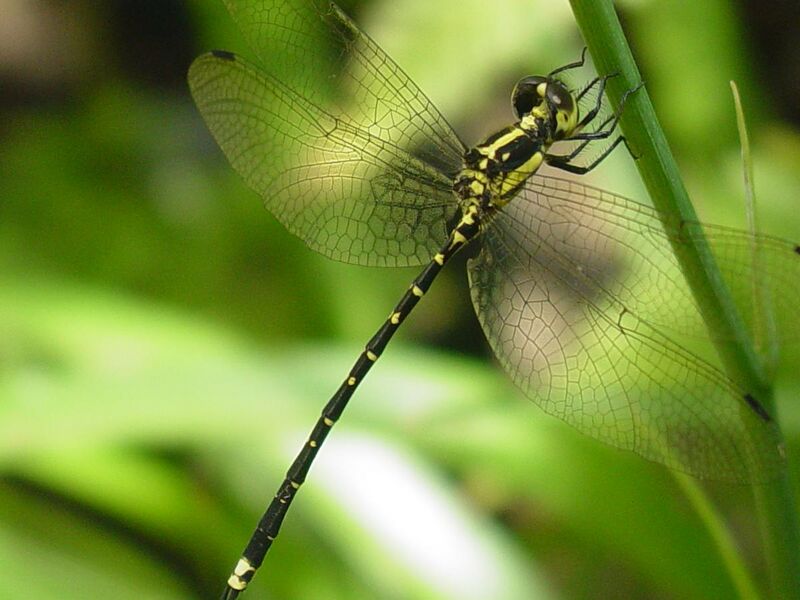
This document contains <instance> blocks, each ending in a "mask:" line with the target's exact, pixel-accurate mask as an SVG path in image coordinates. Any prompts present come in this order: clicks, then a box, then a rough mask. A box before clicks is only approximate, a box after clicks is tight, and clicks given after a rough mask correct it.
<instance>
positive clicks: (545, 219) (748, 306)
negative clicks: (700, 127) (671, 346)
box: [512, 176, 800, 342]
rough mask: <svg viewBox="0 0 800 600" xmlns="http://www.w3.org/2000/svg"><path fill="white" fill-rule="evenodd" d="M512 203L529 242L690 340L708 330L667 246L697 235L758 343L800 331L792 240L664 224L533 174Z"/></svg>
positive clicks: (632, 205)
mask: <svg viewBox="0 0 800 600" xmlns="http://www.w3.org/2000/svg"><path fill="white" fill-rule="evenodd" d="M512 204H515V207H516V209H517V210H516V211H515V212H514V218H516V219H519V221H520V223H519V226H520V227H529V228H530V232H531V233H530V236H529V238H530V240H531V242H530V243H531V246H532V247H533V248H537V249H540V251H541V252H543V253H545V254H547V256H548V260H554V257H556V256H558V257H560V258H559V259H558V260H561V261H564V262H565V264H564V270H565V272H575V273H579V274H581V275H582V276H583V277H585V278H587V279H589V280H591V281H593V282H594V284H595V285H596V286H598V287H602V288H603V290H604V291H605V293H607V294H612V295H614V296H616V297H617V298H619V299H620V301H621V302H623V303H624V305H625V306H626V307H627V308H628V309H629V310H630V311H631V312H633V313H635V314H636V316H637V318H639V319H640V320H642V321H644V322H647V323H649V324H651V325H653V326H658V327H659V328H663V329H668V330H670V331H675V332H679V333H682V334H687V335H691V336H697V335H701V336H702V335H704V333H705V332H706V331H707V328H706V326H705V324H704V321H703V319H702V317H701V315H700V312H699V310H698V309H697V306H696V303H695V300H694V297H693V295H692V293H691V290H690V289H689V286H688V284H687V283H686V278H685V276H684V274H683V272H682V270H681V267H680V265H679V264H678V260H677V257H676V256H675V253H674V251H673V248H672V245H671V244H672V242H675V241H677V242H678V243H679V244H687V243H689V242H690V241H693V238H694V237H695V236H698V235H701V234H703V235H704V237H705V239H706V240H707V241H708V243H709V245H710V246H711V249H712V251H713V254H714V256H715V259H716V262H717V266H718V267H719V270H720V272H721V273H722V276H723V279H724V281H725V283H726V284H727V286H728V289H729V291H730V293H731V296H732V297H733V300H734V302H735V304H736V306H737V308H738V310H739V313H740V316H741V317H742V320H743V321H744V324H745V326H746V328H747V329H748V330H749V332H750V335H751V336H752V337H753V338H754V339H755V340H756V341H757V342H758V341H759V340H763V339H764V338H765V337H766V335H767V332H768V331H773V332H775V333H776V334H777V335H778V336H780V338H779V340H778V341H784V342H786V341H792V340H793V339H795V338H796V337H797V335H798V333H799V332H800V314H799V313H798V311H797V310H796V307H795V306H794V304H795V301H794V299H795V298H798V297H800V254H798V252H797V246H796V245H795V244H792V243H790V242H787V241H785V240H781V239H778V238H774V237H769V236H764V235H758V234H756V235H751V234H749V233H747V232H745V231H739V230H736V229H729V228H725V227H719V226H714V225H705V224H700V223H680V222H677V221H676V222H671V223H667V224H666V225H664V224H663V223H662V221H661V220H660V218H659V215H658V213H657V212H656V211H655V209H653V208H651V207H648V206H646V205H643V204H640V203H638V202H635V201H633V200H630V199H628V198H624V197H622V196H618V195H616V194H613V193H611V192H607V191H605V190H600V189H597V188H594V187H591V186H586V185H583V184H580V183H577V182H574V181H569V180H565V179H558V178H552V177H544V176H536V177H533V178H531V179H530V180H529V182H528V184H527V187H526V189H525V190H524V191H523V193H522V194H521V195H520V196H519V197H518V198H517V199H515V200H514V201H513V202H512ZM712 318H713V316H712ZM773 320H774V321H773Z"/></svg>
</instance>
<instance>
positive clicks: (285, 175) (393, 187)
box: [189, 53, 457, 266]
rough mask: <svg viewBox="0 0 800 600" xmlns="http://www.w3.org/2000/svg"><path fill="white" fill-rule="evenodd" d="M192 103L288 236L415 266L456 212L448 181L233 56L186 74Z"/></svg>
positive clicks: (336, 254)
mask: <svg viewBox="0 0 800 600" xmlns="http://www.w3.org/2000/svg"><path fill="white" fill-rule="evenodd" d="M189 84H190V87H191V90H192V95H193V96H194V99H195V102H196V103H197V105H198V108H199V109H200V112H201V114H202V115H203V117H204V119H205V120H206V122H207V124H208V126H209V129H210V130H211V132H212V133H213V135H214V137H215V138H216V140H217V142H218V143H219V145H220V147H221V148H222V149H223V151H224V153H225V155H226V156H227V157H228V159H229V160H230V162H231V164H232V165H233V166H234V168H235V169H236V170H237V171H238V172H239V173H240V174H241V175H242V176H243V177H244V179H245V181H246V182H247V183H248V185H249V186H250V187H252V188H253V189H254V190H255V191H257V192H258V193H259V194H260V195H261V196H262V198H263V199H264V203H265V204H266V206H267V208H268V209H269V210H270V212H272V213H273V214H274V215H275V217H276V218H278V220H279V221H281V222H282V223H283V224H284V226H286V228H287V229H289V231H291V232H292V233H294V234H296V235H297V236H299V237H300V238H302V239H303V240H305V241H306V243H307V244H308V245H309V246H310V247H311V248H313V249H314V250H317V251H318V252H320V253H322V254H324V255H326V256H329V257H331V258H334V259H336V260H341V261H344V262H350V263H357V264H362V265H379V266H406V265H418V264H422V263H424V262H426V261H427V260H429V259H430V257H431V255H432V254H433V253H434V252H435V251H436V250H437V249H438V248H439V246H440V245H441V244H442V243H443V242H444V240H445V238H446V236H447V231H446V223H447V221H448V219H450V218H452V216H453V214H454V213H455V211H456V210H457V206H456V204H455V199H454V197H453V194H452V192H451V191H450V190H451V182H450V179H449V178H448V177H446V176H445V175H443V174H442V173H441V172H440V171H439V170H437V169H436V168H434V167H432V166H430V165H429V164H426V163H425V162H424V161H423V160H421V159H420V158H418V157H415V156H413V155H412V154H411V153H409V152H408V151H406V150H405V149H403V148H401V147H398V146H397V145H396V144H394V143H392V142H387V141H386V140H384V139H381V138H378V137H376V136H375V135H374V134H373V133H370V131H368V130H365V129H364V128H362V127H359V126H358V125H356V124H355V123H354V122H353V121H351V120H346V119H340V118H338V117H336V116H334V115H333V114H331V113H329V112H327V111H325V110H323V109H321V108H320V107H319V106H317V105H316V104H314V103H313V102H311V101H310V100H308V99H306V98H304V97H303V96H301V95H299V94H298V93H297V92H295V91H294V90H292V89H291V88H289V87H287V86H286V85H284V84H283V83H282V82H280V81H279V80H277V79H275V78H274V77H273V76H271V75H270V74H269V73H266V72H264V71H262V70H260V69H258V68H256V67H255V66H253V65H252V64H250V63H248V62H246V61H244V60H243V59H241V58H240V57H238V56H234V55H232V54H229V53H211V54H206V55H204V56H201V57H200V58H198V59H197V60H196V61H195V62H194V63H193V64H192V67H191V69H190V71H189Z"/></svg>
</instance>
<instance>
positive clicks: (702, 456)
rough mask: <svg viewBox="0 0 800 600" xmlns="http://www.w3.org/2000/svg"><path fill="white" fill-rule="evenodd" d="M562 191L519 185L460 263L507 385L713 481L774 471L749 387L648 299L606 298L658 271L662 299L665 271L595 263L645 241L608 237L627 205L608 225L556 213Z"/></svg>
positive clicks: (758, 477) (596, 431) (767, 433)
mask: <svg viewBox="0 0 800 600" xmlns="http://www.w3.org/2000/svg"><path fill="white" fill-rule="evenodd" d="M536 184H538V185H539V186H545V187H548V188H552V187H553V186H565V185H567V183H566V182H561V181H560V180H552V179H546V178H537V182H536ZM570 185H572V184H570ZM579 187H580V188H581V189H583V186H579ZM562 189H563V188H562ZM567 189H569V190H570V191H569V194H571V195H573V196H574V195H576V194H577V191H576V189H577V188H567ZM548 193H549V194H550V193H551V190H548ZM567 195H568V194H567V192H566V191H562V192H561V193H560V194H558V193H556V194H552V195H548V196H547V199H545V198H544V196H536V194H535V193H533V192H532V191H528V192H527V193H525V194H523V195H522V196H521V197H518V198H516V199H514V200H513V201H512V202H510V203H509V204H508V205H507V206H506V207H505V209H504V211H503V212H502V213H500V214H498V215H497V216H496V217H495V218H494V219H493V221H492V222H491V223H490V224H488V226H487V227H486V229H485V232H484V235H483V238H482V242H483V244H482V247H481V251H480V254H479V255H478V256H477V257H476V258H474V259H472V260H470V262H469V266H468V269H469V276H470V283H471V293H472V301H473V304H474V306H475V310H476V313H477V315H478V318H479V320H480V322H481V325H482V327H483V330H484V332H485V333H486V336H487V338H488V340H489V343H490V345H491V346H492V348H493V350H494V352H495V354H496V355H497V357H498V359H499V360H500V362H501V364H502V365H503V367H504V368H505V369H506V370H507V371H508V373H509V374H510V375H511V377H512V379H513V381H514V382H515V383H516V384H517V385H518V386H519V387H520V388H521V389H522V390H523V391H524V392H525V394H526V395H527V396H529V397H530V398H531V399H533V400H534V401H535V402H537V403H538V404H539V405H540V406H541V407H542V408H543V409H544V410H545V411H546V412H548V413H550V414H552V415H555V416H557V417H559V418H561V419H563V420H564V421H566V422H567V423H570V424H571V425H573V426H575V427H576V428H577V429H579V430H580V431H582V432H584V433H586V434H588V435H591V436H592V437H595V438H597V439H599V440H601V441H603V442H606V443H608V444H611V445H613V446H616V447H618V448H623V449H627V450H632V451H634V452H637V453H638V454H640V455H642V456H643V457H645V458H647V459H650V460H654V461H657V462H660V463H663V464H665V465H667V466H669V467H671V468H674V469H677V470H681V471H684V472H687V473H690V474H693V475H695V476H698V477H704V478H711V479H716V480H722V481H736V482H744V481H762V480H768V479H770V478H771V477H774V476H775V474H776V473H777V472H778V471H779V469H780V468H781V466H782V464H783V459H782V454H781V452H780V448H779V442H778V437H777V435H776V431H775V429H774V426H773V424H772V423H770V422H768V421H767V420H766V419H764V418H763V417H761V416H760V415H759V414H757V412H756V411H755V410H753V408H752V407H751V406H750V404H749V403H748V400H747V398H746V391H745V390H742V389H739V388H738V386H736V385H735V384H734V383H733V382H731V381H730V380H729V379H728V378H727V377H726V376H725V375H724V374H723V373H721V372H720V371H719V370H717V369H715V368H714V367H713V366H711V365H709V364H708V363H706V362H704V361H703V360H701V359H700V358H699V357H697V356H695V355H693V354H692V353H690V352H689V351H687V350H685V349H684V348H683V347H681V346H680V345H678V344H677V343H675V342H674V341H673V340H671V339H670V338H669V337H667V336H665V335H663V334H662V333H661V331H660V330H659V329H657V328H656V327H655V326H653V325H652V324H651V323H650V322H648V321H646V320H645V319H644V318H643V317H642V316H641V315H640V314H639V313H638V312H637V309H638V308H640V307H641V306H645V305H646V303H643V302H642V301H641V300H640V301H638V302H637V303H635V304H628V302H627V300H628V296H627V295H625V296H624V298H625V301H623V300H622V299H621V298H622V296H619V295H617V294H616V293H615V292H617V291H621V292H625V291H627V290H631V289H632V288H633V287H636V289H637V290H639V289H640V287H641V288H642V289H645V290H648V289H649V288H647V287H646V286H639V285H638V283H637V282H636V279H637V277H639V278H643V279H647V278H650V277H656V279H658V280H659V281H660V282H661V284H662V285H661V286H660V288H658V289H656V290H650V291H649V292H648V293H650V294H651V295H652V296H653V297H656V296H657V295H658V294H661V295H663V296H665V297H667V298H669V299H668V300H667V303H668V304H669V303H670V302H671V295H670V294H671V293H672V292H673V289H672V288H671V287H669V286H668V284H670V283H672V282H673V281H674V280H673V278H672V277H673V275H672V273H671V271H670V270H669V269H666V270H663V271H661V273H662V274H661V275H654V276H653V275H647V274H643V273H639V272H634V273H633V282H634V283H630V284H629V283H627V279H626V272H625V270H624V269H622V268H621V267H619V263H618V262H616V263H615V262H614V261H607V260H605V259H606V258H607V257H609V256H612V257H613V258H618V256H617V254H620V255H623V257H625V256H628V255H637V253H638V252H639V250H640V249H641V248H642V246H643V245H644V244H649V243H650V242H647V241H646V236H645V235H644V234H643V232H642V231H639V232H638V235H632V236H627V237H623V236H622V235H621V234H620V233H619V232H617V233H616V234H615V233H609V231H612V232H614V231H617V230H615V229H614V227H616V228H618V229H619V231H624V230H625V228H626V227H630V228H633V227H634V224H635V223H636V222H637V221H636V220H635V219H634V215H633V213H632V212H631V211H632V210H633V209H632V208H630V209H629V210H628V211H625V212H624V216H625V218H624V219H620V218H619V215H618V217H617V218H616V219H615V220H612V221H611V225H612V226H613V227H611V229H608V230H607V229H604V228H603V227H601V226H600V225H601V221H608V220H610V217H608V216H606V217H603V216H602V213H600V209H599V208H597V210H598V213H599V214H597V215H595V214H592V213H590V212H587V210H588V209H583V210H581V209H580V208H575V207H573V206H572V205H571V204H569V207H570V210H571V211H574V212H565V210H564V203H565V202H566V201H565V200H564V198H565V197H566V196H567ZM615 198H616V197H615ZM589 199H590V201H591V196H589ZM537 200H538V202H540V203H541V204H539V203H537ZM546 202H547V203H549V204H545V203H546ZM619 210H621V209H620V208H618V211H619ZM594 219H597V221H595V220H594ZM645 222H648V223H649V221H647V220H645ZM603 225H604V226H605V223H603ZM652 225H653V226H655V224H652ZM585 230H588V232H587V231H585ZM615 235H616V237H615ZM648 235H649V234H648ZM652 235H656V234H655V233H653V234H652ZM662 239H663V236H662ZM666 251H667V252H668V251H669V250H668V249H667V250H666ZM626 253H627V254H626ZM628 258H629V259H630V260H631V264H633V265H634V266H636V265H638V266H641V265H642V264H644V263H643V262H642V259H641V258H636V257H635V256H634V257H633V258H632V257H630V256H628ZM609 265H614V266H611V267H610V266H609ZM628 274H629V273H628ZM662 278H663V281H662ZM665 282H666V283H665ZM612 291H613V292H612ZM681 293H682V292H681ZM687 302H690V301H689V300H687ZM681 303H683V300H681ZM673 308H674V307H673ZM647 314H648V316H651V315H656V316H660V313H658V312H656V313H653V311H652V310H651V311H649V312H647ZM665 314H666V313H665Z"/></svg>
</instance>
